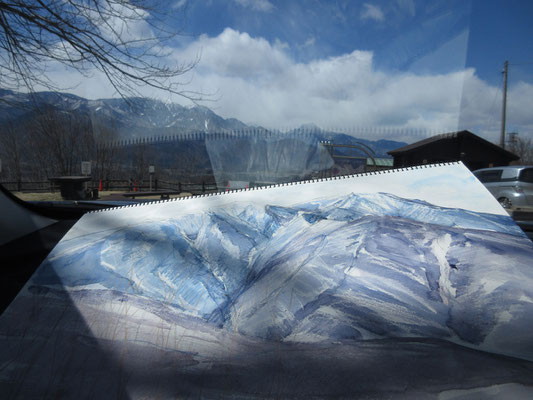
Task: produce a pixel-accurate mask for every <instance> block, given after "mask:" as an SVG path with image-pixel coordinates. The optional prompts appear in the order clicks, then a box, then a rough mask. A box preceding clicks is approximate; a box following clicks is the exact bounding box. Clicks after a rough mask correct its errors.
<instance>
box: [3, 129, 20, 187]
mask: <svg viewBox="0 0 533 400" xmlns="http://www.w3.org/2000/svg"><path fill="white" fill-rule="evenodd" d="M23 151H24V146H23V138H22V132H21V131H20V130H18V129H16V128H15V126H14V125H13V124H12V123H10V122H8V123H5V124H3V125H2V126H1V127H0V158H2V162H3V165H2V169H3V170H5V173H4V180H6V181H10V180H14V181H17V182H20V181H21V180H22V158H23Z"/></svg>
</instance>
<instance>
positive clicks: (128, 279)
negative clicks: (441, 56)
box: [0, 164, 533, 399]
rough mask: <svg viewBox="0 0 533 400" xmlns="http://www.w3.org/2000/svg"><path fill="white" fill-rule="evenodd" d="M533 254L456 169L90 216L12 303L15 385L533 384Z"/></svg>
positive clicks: (229, 392) (329, 393)
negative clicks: (448, 183)
mask: <svg viewBox="0 0 533 400" xmlns="http://www.w3.org/2000/svg"><path fill="white" fill-rule="evenodd" d="M443 181H452V183H453V185H452V186H451V187H448V188H446V190H444V191H442V190H438V188H437V187H434V188H432V187H431V185H434V184H435V182H440V184H439V185H442V182H443ZM439 187H440V186H439ZM383 189H388V190H387V191H385V190H383ZM406 191H407V192H411V193H412V195H411V196H406V195H405V193H406ZM430 200H431V201H430ZM461 204H462V205H464V206H463V207H459V206H458V205H461ZM532 260H533V244H532V243H531V241H529V239H527V238H526V237H525V236H524V234H523V233H522V231H521V230H520V229H519V228H518V227H517V226H516V225H515V224H514V222H513V221H512V219H511V218H510V217H508V216H507V215H506V214H505V212H504V211H503V210H501V209H500V208H499V206H498V204H497V202H496V200H494V199H493V198H492V197H490V195H489V194H488V192H486V190H485V189H484V188H483V187H482V186H481V184H479V182H477V181H476V180H475V178H473V177H472V175H471V174H470V173H469V172H468V171H467V170H466V168H465V167H464V166H462V165H461V164H452V165H446V166H439V167H432V168H425V169H420V170H402V171H398V172H392V173H388V174H381V175H372V176H356V177H352V178H346V179H340V180H333V181H323V182H312V183H307V184H301V185H287V186H282V187H276V188H270V189H263V190H256V191H245V192H237V193H229V194H222V195H218V196H207V197H203V198H199V199H190V200H181V201H171V202H162V203H157V204H151V205H146V206H139V207H129V208H124V209H119V210H109V211H104V212H99V213H93V214H87V215H86V216H84V217H83V218H82V219H81V220H80V221H79V222H78V224H77V225H76V226H75V227H74V228H73V230H72V231H71V232H69V233H68V234H67V235H66V236H65V238H64V239H63V240H62V241H61V242H60V243H59V244H58V245H57V247H56V248H55V249H54V250H53V251H52V253H51V254H50V255H49V256H48V258H47V259H46V260H45V261H44V262H43V264H42V265H41V266H40V268H39V269H38V270H37V272H36V274H35V275H34V276H33V277H32V279H31V280H30V282H29V283H28V284H27V285H26V287H25V288H24V289H23V291H22V292H21V293H20V294H19V296H18V297H17V298H16V299H15V301H14V302H13V304H11V306H10V307H9V308H8V309H7V311H6V312H5V313H4V314H3V315H2V317H1V318H0V335H1V339H0V362H1V364H0V365H1V367H0V392H2V393H6V394H7V396H5V397H6V398H29V397H50V398H59V397H63V398H64V397H67V398H70V397H73V398H74V397H75V398H101V397H104V398H122V397H125V398H189V397H193V398H198V397H199V398H220V397H231V398H309V397H312V398H324V397H327V398H330V397H335V398H337V397H340V398H435V399H437V398H447V399H453V398H461V399H463V398H521V397H523V398H530V397H531V395H532V393H533V263H532ZM490 396H492V397H490Z"/></svg>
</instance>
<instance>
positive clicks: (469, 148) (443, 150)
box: [388, 131, 519, 171]
mask: <svg viewBox="0 0 533 400" xmlns="http://www.w3.org/2000/svg"><path fill="white" fill-rule="evenodd" d="M388 154H390V155H391V156H392V157H393V158H394V167H395V168H399V167H409V166H412V165H421V164H433V163H440V162H449V161H462V162H463V163H464V164H465V165H466V166H467V167H468V168H469V169H470V170H472V171H474V170H476V169H479V168H487V167H499V166H503V165H509V163H510V162H511V161H514V160H518V159H519V157H518V156H516V155H515V154H513V153H511V152H510V151H507V150H504V149H502V148H501V147H500V146H497V145H495V144H494V143H491V142H489V141H487V140H485V139H483V138H481V137H479V136H477V135H474V134H473V133H472V132H469V131H459V132H450V133H444V134H441V135H437V136H433V137H430V138H427V139H424V140H420V141H419V142H415V143H411V144H409V145H407V146H404V147H400V148H399V149H396V150H391V151H389V152H388Z"/></svg>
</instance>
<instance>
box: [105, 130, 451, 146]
mask: <svg viewBox="0 0 533 400" xmlns="http://www.w3.org/2000/svg"><path fill="white" fill-rule="evenodd" d="M442 133H443V131H442V130H438V129H431V130H428V129H395V128H389V127H359V128H352V129H322V128H319V127H312V128H307V127H305V128H296V129H266V128H262V127H257V128H252V127H247V128H242V129H233V130H221V131H215V132H206V131H201V130H197V131H189V132H183V133H176V134H172V135H159V136H145V137H140V138H133V139H122V140H114V141H109V142H102V143H99V144H98V146H99V147H100V148H118V147H127V146H139V145H147V144H150V145H152V144H163V143H169V142H182V141H208V142H209V141H219V140H228V139H248V138H253V139H259V140H262V139H300V140H302V139H312V138H314V136H316V135H322V136H325V137H329V136H331V135H337V134H347V135H349V136H354V138H355V139H357V137H355V135H361V138H362V139H369V138H370V137H382V136H383V135H385V136H388V137H394V136H401V137H405V136H411V137H414V138H419V139H423V138H426V137H428V136H433V135H437V134H442ZM361 138H360V139H359V140H361Z"/></svg>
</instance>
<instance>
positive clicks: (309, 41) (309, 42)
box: [303, 36, 316, 47]
mask: <svg viewBox="0 0 533 400" xmlns="http://www.w3.org/2000/svg"><path fill="white" fill-rule="evenodd" d="M315 42H316V39H315V37H314V36H313V37H310V38H309V39H307V40H306V41H305V43H304V45H303V47H308V46H314V45H315Z"/></svg>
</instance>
